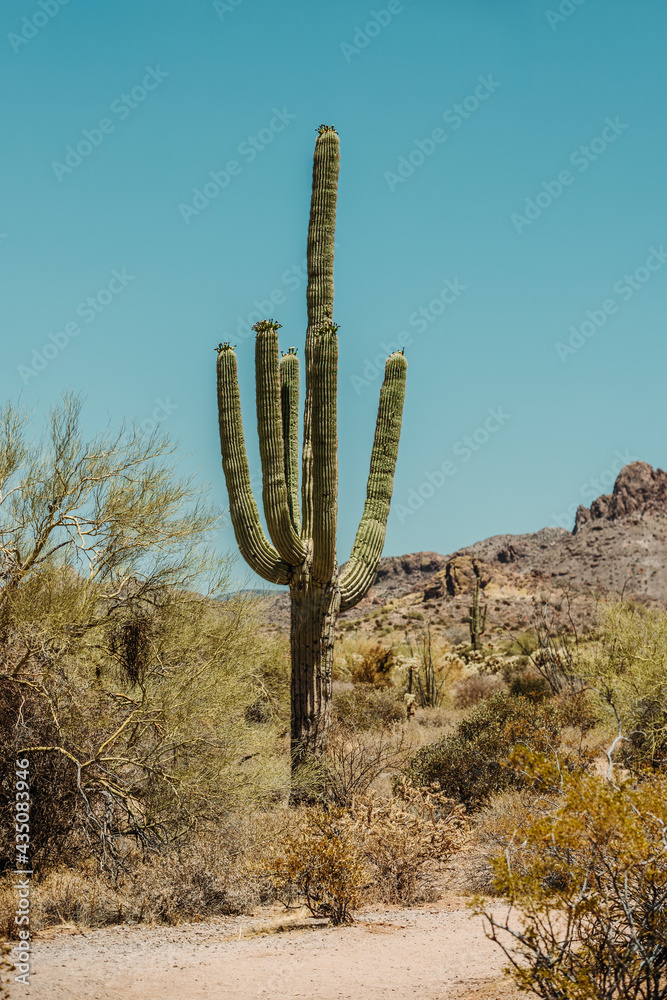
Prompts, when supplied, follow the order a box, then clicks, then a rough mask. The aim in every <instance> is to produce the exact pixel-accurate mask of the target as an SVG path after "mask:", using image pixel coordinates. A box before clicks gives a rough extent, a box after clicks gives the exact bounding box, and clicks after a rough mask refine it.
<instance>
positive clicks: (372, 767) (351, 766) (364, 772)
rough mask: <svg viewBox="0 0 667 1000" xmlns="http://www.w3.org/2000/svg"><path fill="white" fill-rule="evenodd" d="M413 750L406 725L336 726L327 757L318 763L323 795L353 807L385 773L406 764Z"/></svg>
mask: <svg viewBox="0 0 667 1000" xmlns="http://www.w3.org/2000/svg"><path fill="white" fill-rule="evenodd" d="M411 752H412V751H411V745H410V742H409V740H408V737H407V735H406V733H405V731H404V730H403V729H402V728H394V729H391V730H388V729H378V730H375V731H367V730H366V731H364V730H351V729H349V728H345V727H342V726H332V728H331V731H330V734H329V741H328V746H327V753H326V756H325V758H324V759H323V760H321V761H319V762H317V764H316V765H315V767H316V772H315V774H316V778H317V780H318V782H319V789H320V792H319V794H320V797H321V798H323V799H325V800H327V801H328V802H332V803H335V804H336V805H338V806H350V805H351V804H352V801H353V799H354V798H355V796H359V795H365V794H366V793H367V792H368V790H369V788H370V787H371V785H372V784H373V782H375V781H376V780H377V779H378V778H379V777H380V776H381V775H384V774H389V773H392V772H398V771H399V770H400V769H401V768H403V767H405V764H406V763H407V761H408V759H409V757H410V754H411Z"/></svg>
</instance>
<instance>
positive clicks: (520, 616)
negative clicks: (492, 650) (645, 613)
mask: <svg viewBox="0 0 667 1000" xmlns="http://www.w3.org/2000/svg"><path fill="white" fill-rule="evenodd" d="M476 577H479V579H480V584H481V588H482V590H483V594H484V598H485V602H486V605H487V608H488V624H487V635H488V637H489V638H491V636H492V635H493V634H494V633H495V634H496V635H499V634H501V633H503V632H506V631H508V630H513V629H516V628H521V627H523V626H525V625H527V624H528V622H529V621H530V616H531V614H533V612H534V603H535V601H536V600H538V601H543V600H544V599H545V598H547V597H548V599H549V600H550V602H551V603H552V604H556V605H557V606H561V607H562V608H563V613H564V614H566V615H567V617H568V618H569V617H571V618H572V623H573V624H574V625H575V626H576V627H582V626H586V625H587V624H588V623H590V622H591V621H592V619H593V616H594V612H595V604H596V601H597V600H599V599H600V598H604V597H611V596H613V595H616V596H620V595H621V594H623V596H624V597H625V598H626V599H634V600H642V601H644V602H646V603H650V604H653V603H655V604H663V603H665V602H667V473H666V472H663V470H662V469H653V468H652V467H651V466H650V465H648V464H647V463H646V462H632V463H631V464H629V465H626V466H625V467H624V468H623V469H621V471H620V472H619V474H618V477H617V479H616V482H615V484H614V488H613V492H612V493H611V494H609V495H605V496H601V497H598V499H597V500H595V501H594V502H593V503H592V504H591V506H590V508H587V507H583V506H580V507H579V509H578V511H577V515H576V520H575V526H574V529H573V531H572V532H569V531H567V530H565V529H564V528H555V527H549V528H542V529H541V530H540V531H536V532H532V533H529V534H525V535H494V536H493V537H491V538H486V539H484V540H483V541H479V542H475V543H474V544H473V545H469V546H466V547H465V548H462V549H458V550H457V551H456V552H452V553H450V554H449V555H441V554H439V553H437V552H416V553H412V554H409V555H403V556H387V557H385V558H383V559H382V560H381V562H380V566H379V569H378V573H377V577H376V580H375V583H374V585H373V587H372V588H371V590H370V591H369V593H368V595H367V597H366V598H365V599H364V600H363V601H362V602H361V604H359V605H358V606H357V607H356V608H354V609H353V610H351V611H349V612H347V613H345V614H344V615H342V616H341V628H342V629H345V628H346V623H348V627H349V626H350V625H351V623H352V622H354V623H355V627H359V626H360V627H362V628H365V629H367V630H373V631H376V632H378V633H379V634H383V633H386V632H387V631H394V630H396V629H401V628H405V627H408V626H410V625H411V624H412V623H413V622H417V621H424V622H426V621H428V622H430V623H431V625H432V626H433V628H434V630H436V631H442V632H445V633H448V635H449V637H450V638H452V639H453V640H457V639H458V638H461V639H463V638H464V635H465V633H466V622H467V617H468V612H469V607H470V600H471V595H472V590H473V585H474V581H475V579H476ZM266 614H267V620H268V621H269V622H270V623H272V624H273V625H274V626H278V627H280V628H282V627H287V626H288V623H289V598H288V595H287V594H286V593H282V594H280V595H278V596H277V597H275V598H271V599H269V601H268V602H267V609H266Z"/></svg>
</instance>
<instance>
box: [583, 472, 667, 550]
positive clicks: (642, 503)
mask: <svg viewBox="0 0 667 1000" xmlns="http://www.w3.org/2000/svg"><path fill="white" fill-rule="evenodd" d="M645 514H657V515H658V516H660V515H664V514H667V472H663V470H662V469H654V468H652V466H650V465H649V464H648V463H647V462H630V464H629V465H626V466H624V467H623V468H622V469H621V471H620V472H619V474H618V476H617V478H616V482H615V483H614V490H613V492H612V493H609V494H605V495H603V496H601V497H598V498H597V500H594V501H593V503H592V504H591V506H590V508H588V507H583V506H580V507H579V509H578V510H577V514H576V517H575V522H574V531H573V534H575V535H576V534H577V533H578V532H579V531H581V529H582V528H583V527H584V526H585V525H587V524H590V522H592V521H601V520H602V521H617V520H619V519H620V518H624V517H629V516H630V515H635V516H638V517H643V516H644V515H645Z"/></svg>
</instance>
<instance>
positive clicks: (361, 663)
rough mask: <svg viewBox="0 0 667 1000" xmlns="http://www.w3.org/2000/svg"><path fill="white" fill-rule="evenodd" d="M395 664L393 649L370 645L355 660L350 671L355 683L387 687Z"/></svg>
mask: <svg viewBox="0 0 667 1000" xmlns="http://www.w3.org/2000/svg"><path fill="white" fill-rule="evenodd" d="M395 665H396V657H395V654H394V651H393V649H391V648H389V649H385V648H384V647H383V646H371V647H370V649H367V650H366V651H365V652H364V653H362V654H361V657H360V659H357V660H355V661H354V662H353V663H352V665H351V667H350V673H351V675H352V680H353V681H354V683H355V684H370V685H374V686H375V687H387V686H388V685H389V684H391V673H392V670H393V669H394V667H395Z"/></svg>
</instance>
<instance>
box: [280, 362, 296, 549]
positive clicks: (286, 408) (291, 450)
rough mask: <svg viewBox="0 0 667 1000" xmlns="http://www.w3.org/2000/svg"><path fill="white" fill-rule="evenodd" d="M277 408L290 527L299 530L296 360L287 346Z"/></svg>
mask: <svg viewBox="0 0 667 1000" xmlns="http://www.w3.org/2000/svg"><path fill="white" fill-rule="evenodd" d="M280 408H281V410H282V426H283V454H284V457H285V484H286V486H287V505H288V507H289V512H290V518H291V521H292V527H293V528H294V530H295V531H296V533H297V534H299V533H300V531H301V510H300V506H299V359H298V358H297V356H296V350H295V348H293V347H290V349H289V351H288V352H287V354H283V356H282V358H281V359H280Z"/></svg>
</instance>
